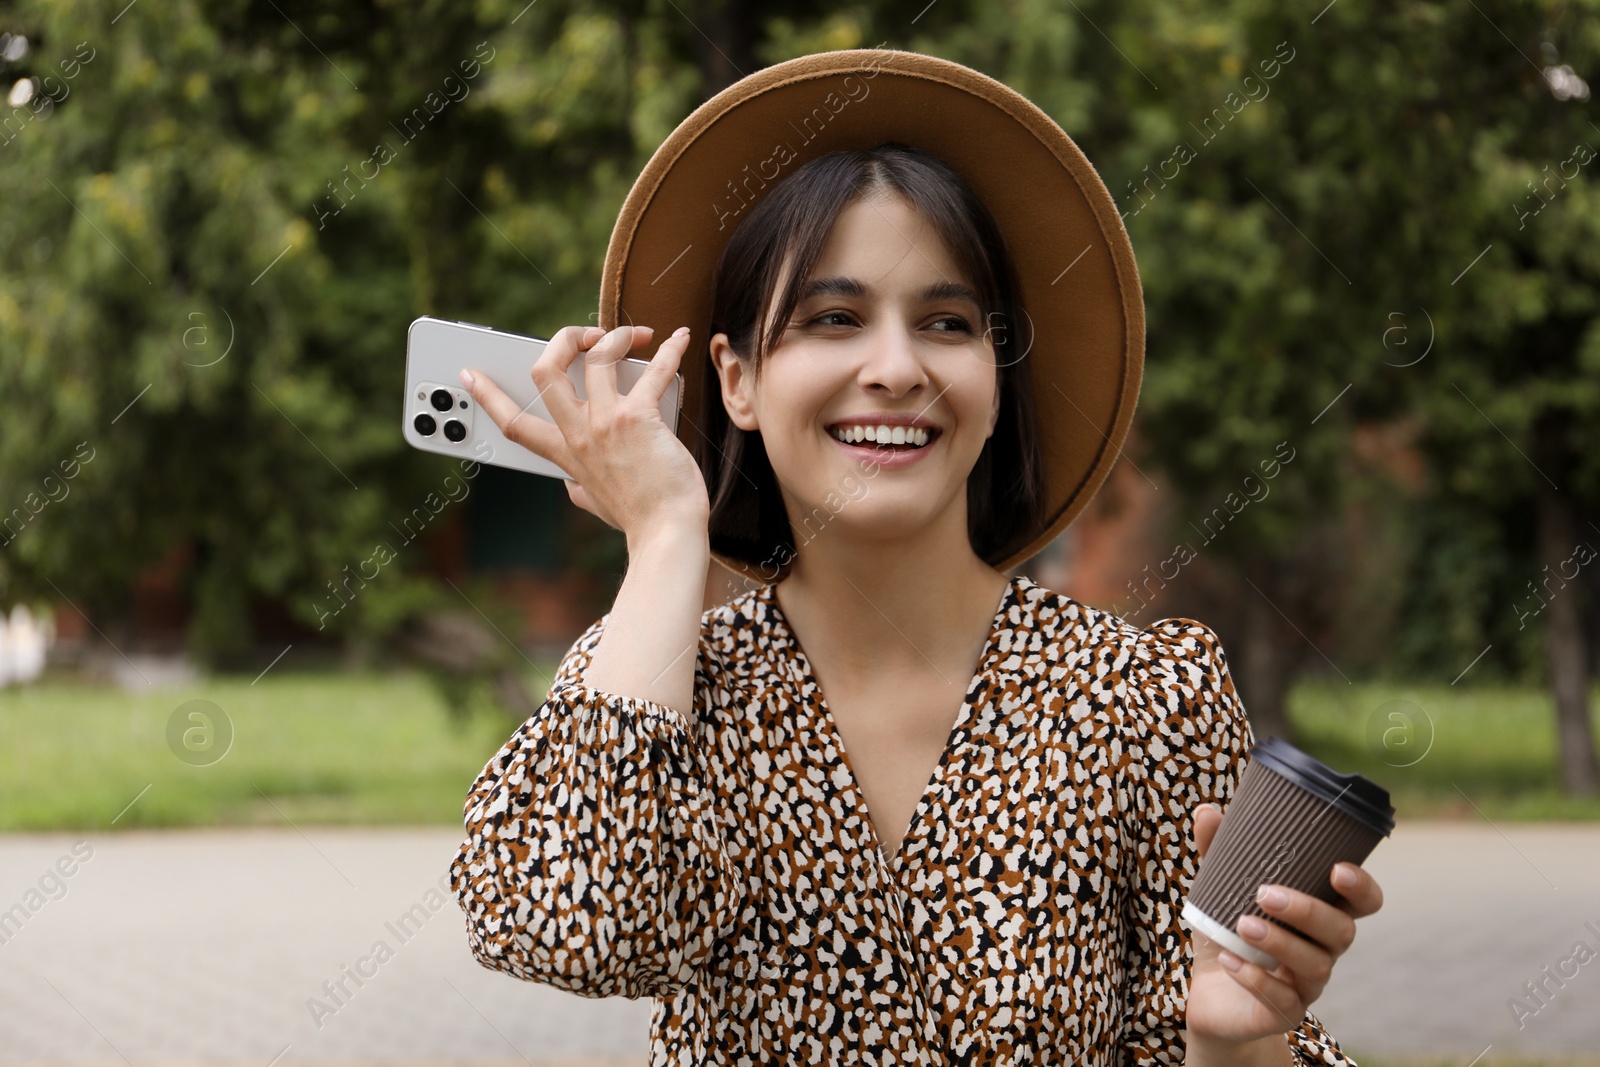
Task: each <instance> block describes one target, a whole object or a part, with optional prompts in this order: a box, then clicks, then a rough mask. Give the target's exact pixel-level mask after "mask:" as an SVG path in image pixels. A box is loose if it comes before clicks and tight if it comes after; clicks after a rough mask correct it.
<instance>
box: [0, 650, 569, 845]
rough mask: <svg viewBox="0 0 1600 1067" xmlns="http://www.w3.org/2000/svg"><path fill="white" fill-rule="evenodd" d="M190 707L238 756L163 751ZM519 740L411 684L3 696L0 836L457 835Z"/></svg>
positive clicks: (292, 677) (63, 688)
mask: <svg viewBox="0 0 1600 1067" xmlns="http://www.w3.org/2000/svg"><path fill="white" fill-rule="evenodd" d="M528 673H529V680H530V685H535V684H537V682H536V681H535V677H536V676H535V675H534V672H532V671H529V672H528ZM545 678H546V679H548V678H549V673H548V672H547V673H546V674H545ZM545 684H548V683H545ZM535 691H536V692H538V693H541V694H542V693H543V692H544V688H543V685H539V687H538V688H537V689H536V690H535ZM195 699H201V700H209V701H211V702H213V703H214V704H216V705H217V706H218V707H220V708H221V709H222V710H223V712H224V713H225V714H226V715H227V717H228V719H229V720H230V721H231V722H232V724H233V731H234V736H233V742H232V746H231V748H229V749H228V750H227V753H226V755H224V756H223V757H222V758H221V759H219V760H217V761H216V762H214V763H211V764H210V765H209V766H195V765H191V764H188V763H185V762H183V761H182V760H180V759H178V758H177V757H176V756H174V754H173V751H172V750H171V749H170V748H169V747H168V742H167V726H168V719H169V717H170V716H171V715H172V713H173V711H174V710H175V709H176V708H177V707H178V706H179V705H180V704H183V703H185V702H186V701H189V700H195ZM516 725H517V724H516V723H515V722H513V721H511V720H510V719H509V718H502V719H499V720H498V721H496V720H494V719H491V718H490V717H489V716H488V715H479V716H478V717H476V718H474V719H472V720H469V721H467V722H464V723H460V724H458V723H456V722H454V721H452V720H451V719H450V718H449V717H448V716H447V715H446V714H445V711H444V706H443V704H442V702H441V701H440V699H439V697H438V696H437V694H436V692H435V690H434V689H433V688H432V687H431V686H430V685H429V684H428V681H427V679H426V678H425V677H424V676H422V675H420V674H413V673H410V672H405V673H384V674H378V673H368V674H341V673H300V674H295V673H289V672H284V673H281V674H279V673H275V672H269V673H268V674H266V675H265V676H263V677H262V678H261V679H260V681H258V682H256V683H255V684H253V685H252V684H251V678H250V676H240V677H228V676H223V677H218V678H215V679H212V680H210V681H207V682H204V683H201V684H198V685H193V686H184V687H182V688H171V689H162V690H157V691H155V692H152V693H149V694H143V693H138V692H124V691H121V690H117V689H114V688H101V687H96V686H89V685H83V684H79V683H74V682H67V681H60V682H49V683H46V684H43V685H41V686H37V687H31V688H24V689H20V690H18V689H11V690H6V691H4V692H0V831H15V830H55V829H106V828H108V827H109V826H111V824H112V820H113V819H115V820H116V823H115V825H116V828H118V829H120V828H123V827H130V828H132V827H155V826H215V825H228V824H232V825H242V824H249V825H276V826H283V825H285V824H286V821H292V822H293V823H294V824H295V825H298V826H306V825H310V824H318V823H320V824H366V825H375V824H405V825H420V824H435V825H457V826H459V825H460V823H461V806H462V801H463V800H464V799H465V797H466V794H467V788H468V787H469V786H470V785H471V784H472V780H473V779H474V778H475V777H476V776H477V774H478V772H479V771H480V770H482V769H483V765H484V763H485V762H487V761H488V759H489V757H491V756H492V755H494V753H495V751H496V750H497V749H498V748H499V747H500V745H502V744H503V743H504V742H505V740H506V739H507V738H508V737H509V736H510V735H511V732H512V731H513V730H514V729H515V728H516ZM146 786H148V787H149V789H148V791H145V787H146ZM141 791H144V792H143V795H142V796H140V793H141ZM136 796H137V797H139V799H138V802H137V803H134V804H133V806H132V807H131V808H128V809H127V811H126V812H125V813H123V814H121V815H120V817H119V813H121V812H123V809H124V808H125V807H127V805H128V804H129V803H130V802H132V801H133V800H134V798H135V797H136Z"/></svg>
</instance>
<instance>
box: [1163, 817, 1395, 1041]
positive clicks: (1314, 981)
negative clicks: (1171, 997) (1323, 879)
mask: <svg viewBox="0 0 1600 1067" xmlns="http://www.w3.org/2000/svg"><path fill="white" fill-rule="evenodd" d="M1221 824H1222V809H1221V808H1219V807H1218V806H1217V805H1215V804H1203V805H1201V806H1200V807H1199V808H1197V809H1196V810H1195V815H1194V836H1195V847H1196V848H1197V850H1198V851H1199V854H1200V856H1201V857H1204V856H1205V854H1206V850H1207V849H1208V848H1210V846H1211V839H1212V838H1213V837H1215V836H1216V834H1217V827H1218V826H1220V825H1221ZM1351 875H1353V876H1354V877H1353V878H1350V877H1349V876H1351ZM1329 876H1330V881H1331V883H1332V885H1333V887H1334V890H1335V891H1336V892H1337V893H1338V894H1339V895H1340V897H1341V898H1342V899H1341V901H1340V903H1339V905H1338V906H1337V907H1336V906H1334V905H1332V904H1329V903H1327V902H1326V901H1322V900H1318V899H1317V898H1316V897H1313V896H1311V895H1310V894H1308V893H1302V892H1300V891H1299V890H1295V889H1290V888H1289V887H1287V886H1281V885H1280V886H1276V887H1275V888H1277V889H1280V890H1282V891H1283V892H1284V893H1285V894H1287V899H1286V901H1285V902H1284V903H1282V904H1272V903H1268V902H1266V901H1258V902H1259V903H1260V905H1261V909H1262V910H1263V911H1265V912H1266V913H1267V914H1268V915H1271V916H1273V917H1274V918H1277V919H1281V920H1283V921H1284V922H1286V923H1288V924H1289V925H1291V926H1293V927H1294V928H1295V929H1296V930H1301V931H1304V932H1305V934H1306V935H1307V936H1306V937H1299V936H1297V935H1295V934H1294V933H1291V932H1290V931H1288V930H1285V929H1284V928H1283V927H1281V926H1278V925H1277V924H1276V923H1269V922H1264V921H1262V920H1260V919H1256V918H1255V917H1254V916H1249V915H1244V916H1240V918H1239V922H1238V924H1237V925H1236V926H1235V928H1234V929H1235V932H1236V933H1237V934H1238V935H1239V936H1240V937H1242V938H1244V940H1245V941H1246V942H1247V943H1248V944H1251V945H1254V946H1255V947H1257V948H1259V949H1261V950H1262V951H1263V952H1266V953H1268V954H1269V955H1271V956H1273V957H1274V958H1276V959H1277V960H1278V961H1279V964H1278V966H1277V967H1276V968H1274V969H1273V970H1271V971H1268V970H1265V969H1264V968H1262V967H1261V966H1260V965H1258V964H1255V963H1251V962H1250V961H1249V960H1244V959H1241V958H1239V957H1238V956H1236V955H1234V954H1233V953H1232V952H1229V951H1228V950H1227V949H1224V948H1223V947H1222V946H1220V945H1218V944H1217V943H1216V942H1215V941H1213V940H1211V939H1210V938H1209V937H1206V936H1205V935H1204V934H1202V933H1200V932H1199V931H1194V933H1193V935H1192V938H1193V945H1194V965H1193V967H1192V968H1191V969H1190V972H1189V1006H1188V1015H1187V1023H1186V1026H1187V1032H1188V1034H1189V1035H1190V1037H1192V1038H1198V1039H1200V1040H1202V1041H1213V1042H1219V1043H1221V1044H1224V1045H1227V1044H1234V1043H1242V1042H1248V1041H1256V1040H1259V1039H1261V1038H1267V1037H1272V1036H1273V1035H1281V1034H1284V1033H1287V1032H1288V1031H1290V1030H1293V1029H1295V1028H1296V1027H1297V1026H1299V1025H1300V1021H1301V1020H1302V1019H1303V1018H1304V1017H1305V1013H1306V1009H1307V1008H1308V1007H1309V1006H1310V1005H1311V1002H1312V1001H1314V1000H1316V999H1317V998H1318V997H1320V996H1321V995H1322V990H1323V987H1324V986H1326V985H1327V984H1328V978H1329V976H1330V975H1331V974H1332V972H1333V964H1334V961H1335V960H1337V959H1338V958H1339V957H1340V956H1341V955H1343V954H1344V952H1345V950H1346V949H1348V948H1349V947H1350V944H1351V942H1353V941H1354V940H1355V936H1356V920H1357V919H1359V918H1361V917H1363V916H1367V915H1371V914H1372V913H1373V912H1375V911H1377V910H1378V909H1379V908H1381V907H1383V890H1382V889H1380V888H1379V887H1378V883H1377V880H1376V879H1374V878H1373V877H1372V875H1371V874H1369V873H1367V872H1366V871H1365V870H1363V869H1362V868H1361V867H1358V866H1356V865H1355V864H1353V863H1339V864H1335V865H1334V866H1333V868H1332V869H1331V870H1330V871H1329ZM1347 878H1348V884H1346V880H1347ZM1252 923H1255V924H1259V925H1260V926H1264V927H1266V929H1265V931H1264V932H1260V933H1255V932H1253V931H1252ZM1308 938H1309V940H1308Z"/></svg>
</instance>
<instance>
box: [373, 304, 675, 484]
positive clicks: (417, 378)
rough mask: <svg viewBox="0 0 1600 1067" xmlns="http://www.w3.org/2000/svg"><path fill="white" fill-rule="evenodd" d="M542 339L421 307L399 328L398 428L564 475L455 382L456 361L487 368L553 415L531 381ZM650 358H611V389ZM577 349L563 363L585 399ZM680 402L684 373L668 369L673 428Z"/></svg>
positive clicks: (430, 448)
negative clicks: (402, 376)
mask: <svg viewBox="0 0 1600 1067" xmlns="http://www.w3.org/2000/svg"><path fill="white" fill-rule="evenodd" d="M549 343H550V342H549V341H546V340H542V339H540V338H538V337H522V336H520V335H518V334H514V333H503V332H501V331H499V330H491V329H490V328H489V327H487V326H480V325H478V324H477V323H475V322H453V321H451V320H449V319H436V318H433V317H432V316H429V315H424V316H423V317H422V318H420V319H417V320H416V321H415V322H413V323H412V324H411V329H410V330H409V331H407V334H406V393H405V403H404V405H403V407H402V415H401V432H402V433H403V434H404V435H405V439H406V443H408V444H410V445H411V446H412V447H413V448H420V449H422V451H424V452H437V453H439V454H440V455H445V456H455V457H457V458H461V459H473V460H476V461H478V462H480V463H489V464H492V465H494V466H496V467H510V468H511V469H513V470H521V471H529V472H531V473H533V474H543V475H545V476H547V477H550V478H570V477H571V475H569V474H568V473H567V472H566V471H564V470H562V469H561V468H560V467H558V466H557V465H556V464H554V463H552V462H551V461H550V460H547V459H545V458H544V457H543V456H541V455H539V454H538V453H537V452H534V451H532V450H531V449H528V448H525V447H523V446H522V445H519V444H517V442H515V441H512V440H510V439H508V438H507V437H506V436H505V435H504V434H502V433H501V432H500V427H498V426H496V425H495V422H494V419H492V418H490V417H489V413H488V412H486V411H482V410H479V408H478V405H477V403H476V402H475V401H474V400H473V399H472V394H471V393H469V392H467V390H466V388H465V387H464V386H463V385H462V384H461V370H462V368H464V367H465V368H471V369H473V370H475V371H477V372H479V373H482V374H487V375H488V376H489V378H490V380H492V381H493V382H494V384H495V385H497V386H499V387H500V390H501V392H503V393H505V394H506V395H507V396H508V397H510V398H511V399H512V400H513V401H515V402H516V403H517V404H518V405H519V406H520V407H521V408H522V410H523V411H525V412H527V413H528V415H529V416H530V417H533V418H540V419H544V420H545V421H546V422H550V423H554V421H555V420H554V419H552V418H551V417H550V412H549V410H548V409H547V408H546V407H545V406H544V400H543V399H542V398H541V397H540V396H539V390H538V387H537V386H536V385H535V384H534V381H533V376H532V374H531V373H530V372H531V371H532V370H533V364H534V362H535V361H537V360H538V358H539V357H540V355H542V354H543V353H544V348H545V345H547V344H549ZM649 365H650V362H649V360H644V359H637V358H634V357H632V356H629V357H628V358H626V359H624V360H622V361H621V362H620V363H618V364H617V392H618V393H620V394H622V395H624V396H626V395H627V394H628V393H629V392H630V391H631V390H632V389H633V386H634V383H635V382H637V381H638V380H639V376H640V375H641V374H643V373H644V371H645V368H646V367H648V366H649ZM584 367H585V363H584V357H583V355H582V354H581V353H580V354H579V356H578V358H577V359H575V360H573V361H572V365H571V366H570V367H568V368H567V377H568V378H570V379H571V380H572V384H573V386H574V387H575V388H576V389H577V391H578V398H579V399H580V400H587V399H588V394H587V391H586V389H585V384H584ZM682 406H683V375H682V374H681V373H679V374H674V375H673V378H672V383H671V384H670V385H668V386H667V389H666V392H664V393H663V394H662V395H661V419H662V421H663V422H665V423H666V424H667V427H668V428H669V429H671V430H672V432H673V433H674V434H676V433H677V432H678V413H679V411H680V410H681V409H682Z"/></svg>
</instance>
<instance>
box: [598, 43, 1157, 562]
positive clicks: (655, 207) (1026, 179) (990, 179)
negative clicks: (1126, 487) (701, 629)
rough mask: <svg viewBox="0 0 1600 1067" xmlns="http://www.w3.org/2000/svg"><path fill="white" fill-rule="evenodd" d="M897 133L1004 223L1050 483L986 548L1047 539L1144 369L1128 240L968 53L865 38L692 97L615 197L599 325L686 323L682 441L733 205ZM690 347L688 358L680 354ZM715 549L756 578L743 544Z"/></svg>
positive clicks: (743, 206) (706, 379) (1066, 140)
mask: <svg viewBox="0 0 1600 1067" xmlns="http://www.w3.org/2000/svg"><path fill="white" fill-rule="evenodd" d="M891 140H892V141H899V142H902V143H904V144H908V145H910V146H912V147H913V148H918V149H922V150H924V151H926V152H929V153H931V154H933V155H935V156H937V157H939V158H940V159H942V160H943V161H944V162H946V163H948V164H949V165H950V166H951V167H953V168H954V169H955V170H956V171H957V172H959V173H960V174H961V176H962V178H964V179H965V180H966V182H967V183H968V184H969V185H970V186H971V187H972V188H973V190H974V191H975V192H976V193H977V195H978V196H979V198H980V199H982V200H983V202H984V204H985V205H986V206H987V207H988V208H989V211H990V213H991V214H992V215H993V216H994V218H995V220H996V222H997V223H998V224H999V226H1000V230H1001V233H1002V235H1003V236H1004V238H1005V242H1006V247H1007V249H1008V250H1009V252H1010V254H1011V257H1012V259H1013V262H1014V263H1015V266H1016V271H1017V276H1018V280H1019V283H1020V286H1021V292H1020V293H1019V294H1018V300H1019V302H1020V303H1021V305H1022V307H1023V308H1024V310H1025V311H1026V313H1027V315H1028V316H1029V318H1030V319H1031V320H1032V324H1033V331H1034V342H1033V347H1032V349H1031V350H1030V351H1029V352H1028V353H1027V354H1026V358H1027V359H1028V360H1030V361H1031V364H1030V367H1029V373H1030V376H1031V378H1032V382H1033V394H1034V396H1033V399H1034V406H1035V410H1036V412H1037V420H1038V436H1039V446H1040V451H1041V453H1042V455H1043V459H1044V467H1045V483H1046V487H1047V493H1046V497H1047V500H1046V506H1045V509H1044V515H1045V518H1044V522H1043V524H1042V525H1041V526H1040V528H1039V529H1038V530H1037V531H1036V532H1035V534H1034V535H1033V536H1032V537H1031V538H1029V539H1028V541H1027V542H1026V544H1025V545H1024V547H1022V548H1021V549H1020V550H1018V551H1016V552H1014V553H1013V554H1012V555H1011V556H1010V557H1009V558H1007V559H1005V560H1003V561H999V562H996V563H994V566H995V567H996V568H997V569H999V570H1008V569H1010V568H1011V567H1013V566H1015V565H1016V564H1018V563H1020V562H1022V561H1023V560H1026V559H1027V558H1028V557H1030V556H1032V555H1033V554H1035V553H1036V552H1038V551H1039V550H1040V549H1041V548H1043V547H1044V546H1045V545H1046V544H1048V543H1049V541H1050V540H1051V539H1052V538H1053V537H1055V536H1056V534H1058V533H1060V532H1061V531H1062V530H1063V529H1064V528H1065V527H1066V526H1067V524H1068V523H1070V522H1071V521H1072V520H1073V519H1074V518H1076V517H1077V515H1078V514H1079V513H1080V512H1081V511H1082V510H1083V509H1084V507H1085V506H1086V505H1087V504H1088V502H1089V499H1090V498H1091V497H1092V496H1093V495H1094V493H1095V490H1097V489H1098V488H1099V487H1100V483H1101V482H1103V481H1104V480H1105V478H1106V476H1107V475H1108V474H1109V473H1110V471H1111V467H1112V465H1113V464H1114V463H1115V462H1116V460H1117V456H1118V454H1119V453H1120V450H1121V447H1122V442H1123V439H1124V438H1125V437H1126V436H1127V433H1128V428H1129V425H1130V423H1131V422H1132V419H1133V409H1134V403H1135V401H1136V400H1137V399H1138V396H1139V382H1140V377H1141V375H1142V372H1143V368H1144V299H1143V294H1142V292H1141V290H1140V286H1139V271H1138V267H1137V265H1136V264H1135V263H1134V258H1133V246H1132V245H1131V244H1130V243H1129V241H1128V235H1127V232H1126V231H1125V230H1124V229H1123V226H1122V219H1121V216H1120V215H1119V214H1118V212H1117V209H1116V205H1115V204H1114V203H1113V201H1112V199H1111V194H1110V193H1109V192H1108V191H1107V190H1106V187H1105V184H1104V183H1103V182H1102V181H1101V180H1100V176H1099V175H1098V174H1097V173H1095V169H1094V167H1093V166H1092V165H1091V164H1090V162H1089V160H1088V159H1087V158H1086V157H1085V156H1084V154H1083V152H1082V151H1081V150H1079V148H1078V146H1077V145H1076V144H1074V143H1073V142H1072V139H1071V138H1070V137H1068V136H1067V134H1066V132H1065V131H1063V130H1062V129H1061V127H1060V126H1058V125H1056V123H1055V121H1054V120H1052V119H1051V118H1050V116H1048V115H1046V114H1045V113H1044V112H1043V111H1041V110H1040V109H1039V108H1038V107H1037V106H1036V105H1034V104H1033V103H1032V102H1030V101H1029V100H1028V99H1027V98H1025V97H1023V96H1022V95H1021V94H1019V93H1017V92H1016V91H1015V90H1013V89H1011V88H1009V87H1008V86H1006V85H1004V84H1002V83H1001V82H998V81H996V80H995V79H993V78H991V77H989V76H988V75H985V74H980V73H979V72H978V71H975V70H972V69H971V68H970V67H965V66H962V65H961V64H959V63H953V62H951V61H949V60H945V59H938V58H936V57H933V56H927V55H921V54H919V53H916V52H903V51H897V50H893V49H878V48H863V49H849V50H845V51H838V52H822V53H818V54H815V55H808V56H801V57H800V58H798V59H791V60H788V61H786V62H783V63H778V64H776V65H774V66H771V67H767V68H765V69H763V70H759V71H757V72H756V73H754V74H751V75H749V76H748V77H745V78H743V79H741V80H740V81H737V82H735V83H734V84H732V85H730V86H728V87H727V88H726V89H724V90H722V91H721V92H719V93H718V94H717V95H716V96H714V97H712V98H711V99H710V100H708V101H706V102H705V103H703V104H701V105H700V106H699V107H698V108H696V109H695V110H694V112H693V113H692V114H691V115H689V117H688V118H686V119H684V120H683V122H682V123H680V124H679V125H678V127H677V129H675V130H673V131H672V133H671V134H670V135H669V136H668V137H667V139H666V140H665V141H663V142H662V144H661V147H660V148H658V149H656V151H655V154H654V155H652V156H651V157H650V161H649V162H648V163H647V164H645V167H644V170H643V171H642V172H641V173H640V175H639V177H638V179H637V180H636V181H635V182H634V184H633V188H632V190H631V191H630V192H629V193H628V197H627V199H626V200H625V201H624V202H623V205H622V210H621V213H620V214H619V215H618V218H617V224H616V227H615V228H614V229H613V230H612V232H611V242H610V245H609V247H608V248H607V250H606V261H605V269H604V272H603V274H602V276H601V282H600V325H601V326H603V327H605V328H606V329H608V330H610V329H614V328H615V327H617V326H619V325H623V324H627V323H631V324H634V325H639V326H653V327H655V329H656V336H657V337H658V338H660V339H662V340H665V338H666V335H667V333H669V332H670V331H671V330H672V329H673V328H675V327H676V326H678V325H679V324H685V323H686V324H687V325H688V326H689V329H690V330H691V331H692V333H691V339H692V341H693V346H692V347H691V349H690V352H689V354H687V355H686V356H685V358H684V360H683V364H682V366H681V368H680V374H681V375H682V379H683V389H682V398H683V402H682V410H681V411H680V414H679V420H678V437H679V439H680V440H681V441H683V443H684V445H685V446H686V447H687V448H688V449H689V450H690V452H691V453H693V452H695V450H696V440H697V438H699V437H700V436H701V430H700V428H699V426H698V425H697V424H696V422H697V418H698V413H699V412H700V410H701V408H700V401H701V390H702V389H705V388H711V389H716V388H718V385H717V377H716V373H715V369H714V367H713V366H712V363H711V356H710V351H709V339H710V324H711V302H712V287H711V280H712V273H713V270H714V269H715V267H716V264H717V260H718V257H719V256H720V255H721V253H722V249H723V246H724V245H725V244H726V243H727V241H728V238H729V237H730V236H732V234H733V232H734V230H735V229H736V228H737V223H738V221H739V219H740V218H742V217H744V216H745V214H746V212H747V211H748V209H749V208H750V207H751V206H752V205H753V204H754V203H755V202H756V201H758V200H759V199H760V198H761V197H762V196H763V195H764V194H765V193H766V192H767V191H769V190H770V189H772V188H773V187H774V186H775V185H776V184H777V183H778V182H780V181H782V180H783V178H784V177H785V176H786V175H787V174H790V173H793V172H794V170H795V168H797V167H799V166H800V165H801V164H803V163H805V162H806V161H808V160H810V159H814V158H816V157H817V156H821V155H825V154H827V153H829V152H835V151H839V150H841V149H870V148H873V147H875V146H877V145H878V144H880V143H881V142H883V141H891ZM690 355H693V357H694V358H689V356H690ZM714 558H715V559H716V560H717V561H718V562H719V563H721V564H722V565H723V566H725V567H727V568H729V569H730V570H732V571H734V572H735V573H736V574H741V575H744V576H745V577H747V578H749V579H751V580H752V581H755V582H759V583H765V582H768V581H770V580H771V575H770V574H763V573H762V572H761V571H760V570H759V569H758V567H757V565H755V564H752V563H750V562H748V561H745V560H740V559H736V558H733V557H730V556H727V555H725V554H722V553H714Z"/></svg>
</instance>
